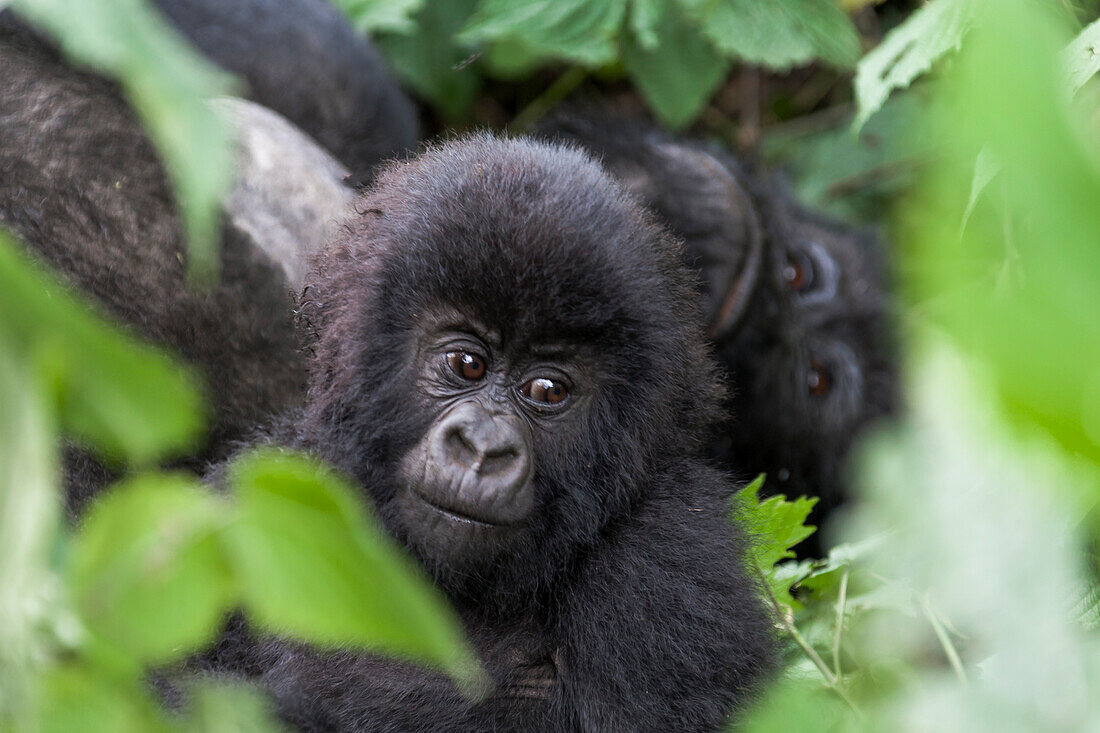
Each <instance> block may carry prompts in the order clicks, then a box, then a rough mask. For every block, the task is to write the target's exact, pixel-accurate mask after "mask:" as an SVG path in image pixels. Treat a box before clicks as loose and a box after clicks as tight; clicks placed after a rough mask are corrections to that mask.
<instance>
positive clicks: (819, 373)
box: [806, 359, 833, 397]
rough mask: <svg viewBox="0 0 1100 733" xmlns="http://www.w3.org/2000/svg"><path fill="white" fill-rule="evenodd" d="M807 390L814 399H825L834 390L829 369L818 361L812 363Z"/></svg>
mask: <svg viewBox="0 0 1100 733" xmlns="http://www.w3.org/2000/svg"><path fill="white" fill-rule="evenodd" d="M806 388H807V389H808V390H809V391H810V394H812V395H813V396H814V397H824V396H825V395H827V394H829V392H830V390H832V388H833V379H832V376H831V375H830V374H829V369H828V368H827V367H826V366H825V365H824V364H822V363H821V362H820V361H818V360H817V359H813V360H811V361H810V371H808V372H807V373H806Z"/></svg>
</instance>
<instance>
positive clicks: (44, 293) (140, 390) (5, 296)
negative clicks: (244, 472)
mask: <svg viewBox="0 0 1100 733" xmlns="http://www.w3.org/2000/svg"><path fill="white" fill-rule="evenodd" d="M0 310H2V311H3V312H4V314H5V315H4V318H3V319H0V336H2V337H3V338H4V339H5V341H6V343H8V344H9V345H10V347H11V348H12V349H14V350H16V352H17V353H23V354H29V355H33V356H35V357H36V358H37V359H39V365H40V366H41V367H42V368H43V369H45V370H46V371H47V372H48V374H49V377H50V380H51V384H50V386H51V387H53V388H54V391H55V394H56V396H57V398H58V402H59V416H60V418H61V420H62V423H63V425H64V426H65V427H66V428H68V429H69V430H71V431H72V432H74V433H76V434H77V435H78V436H80V437H81V438H83V439H85V440H87V441H90V442H91V443H92V444H94V445H95V446H96V447H97V448H99V449H101V450H103V451H104V452H105V453H107V454H109V455H111V456H117V457H119V458H125V459H127V460H130V461H133V462H136V463H147V462H150V461H152V460H155V459H157V458H159V457H161V456H164V455H166V454H168V453H170V452H171V451H173V450H180V449H182V448H185V447H187V446H189V445H191V444H192V443H193V442H194V440H195V438H196V437H197V436H198V434H199V432H200V430H201V428H202V420H201V417H200V414H201V413H200V404H201V402H200V398H199V394H198V392H197V391H196V390H195V388H194V387H193V384H194V380H193V379H192V378H191V377H190V375H189V374H188V373H187V372H185V371H184V370H182V369H181V368H179V367H177V366H175V365H173V364H172V362H171V361H169V360H168V359H167V358H166V357H165V356H163V355H162V354H160V353H159V352H157V351H155V350H153V349H151V348H149V347H147V346H144V345H142V344H140V343H138V342H137V341H136V340H134V339H131V338H129V337H126V336H124V335H123V334H121V333H120V332H119V331H117V330H116V329H114V328H113V327H111V326H110V325H108V323H107V322H106V321H105V320H102V319H100V318H97V317H96V316H94V315H93V314H92V312H91V308H90V307H88V306H86V305H83V304H82V303H80V302H79V301H78V300H77V299H76V298H75V297H74V296H72V295H70V294H69V293H68V292H67V291H66V290H65V289H64V288H63V287H62V286H60V285H59V284H57V283H56V282H55V281H54V279H53V278H51V277H49V276H47V275H46V273H45V272H43V271H42V269H41V268H40V267H39V266H38V265H37V264H36V263H34V262H33V261H32V260H31V259H29V258H28V257H26V256H25V255H23V254H22V253H21V252H19V251H18V250H17V248H16V246H15V245H14V244H13V243H12V242H11V240H10V239H8V238H7V237H5V236H3V235H2V234H0Z"/></svg>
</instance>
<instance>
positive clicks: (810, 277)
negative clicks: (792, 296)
mask: <svg viewBox="0 0 1100 733" xmlns="http://www.w3.org/2000/svg"><path fill="white" fill-rule="evenodd" d="M783 281H784V282H785V283H787V288H788V289H790V290H793V291H794V292H796V293H801V292H804V291H806V290H808V289H809V288H810V287H811V286H813V284H814V263H813V260H812V259H810V257H809V255H807V254H806V253H805V252H802V251H801V250H788V251H787V262H786V264H785V265H784V266H783Z"/></svg>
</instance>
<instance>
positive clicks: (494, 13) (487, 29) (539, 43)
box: [458, 0, 627, 67]
mask: <svg viewBox="0 0 1100 733" xmlns="http://www.w3.org/2000/svg"><path fill="white" fill-rule="evenodd" d="M626 2H627V0H529V1H528V2H521V3H517V2H514V0H482V2H481V4H480V5H479V6H478V8H477V11H476V12H475V13H474V16H473V17H472V18H471V19H470V22H469V24H468V25H467V26H466V28H465V29H463V30H462V32H461V33H460V34H459V36H458V40H459V41H460V42H462V43H478V42H484V41H495V40H503V39H511V40H513V41H517V42H521V43H523V44H524V45H526V46H528V47H530V48H531V50H532V51H534V52H536V53H539V54H542V55H544V56H547V57H550V58H555V59H561V60H565V61H573V62H576V63H579V64H583V65H585V66H590V67H598V66H602V65H604V64H607V63H610V62H611V61H614V60H615V57H616V56H617V55H618V48H617V45H616V39H617V37H618V33H619V27H620V25H621V23H622V20H623V14H624V13H625V12H626Z"/></svg>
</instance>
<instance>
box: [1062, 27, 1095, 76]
mask: <svg viewBox="0 0 1100 733" xmlns="http://www.w3.org/2000/svg"><path fill="white" fill-rule="evenodd" d="M1062 60H1063V61H1064V62H1065V65H1066V68H1067V69H1068V74H1069V85H1070V90H1071V91H1074V92H1076V91H1077V90H1078V89H1080V88H1081V87H1083V86H1084V85H1085V82H1087V81H1088V80H1089V79H1091V78H1092V77H1093V76H1095V75H1096V72H1098V71H1100V20H1098V21H1096V22H1095V23H1091V24H1089V25H1088V27H1086V28H1085V29H1084V30H1083V31H1081V32H1080V33H1078V34H1077V37H1076V38H1074V39H1073V42H1072V43H1070V44H1069V46H1067V47H1066V49H1065V50H1064V51H1063V52H1062Z"/></svg>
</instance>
